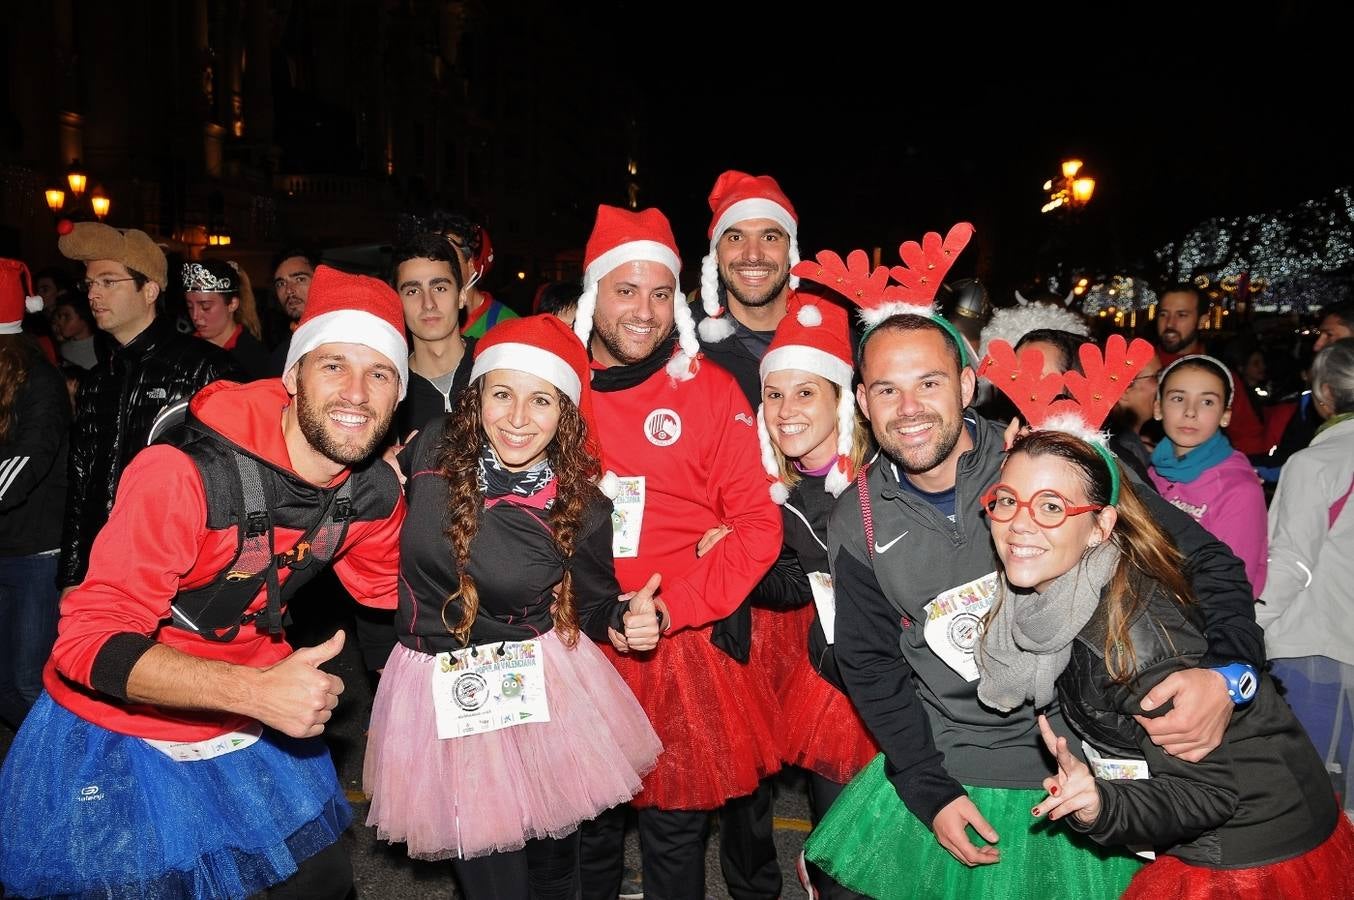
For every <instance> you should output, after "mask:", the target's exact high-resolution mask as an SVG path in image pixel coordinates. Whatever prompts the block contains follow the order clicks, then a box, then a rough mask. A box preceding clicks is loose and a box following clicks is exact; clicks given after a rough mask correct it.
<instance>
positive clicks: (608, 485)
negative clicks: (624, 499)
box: [597, 469, 621, 500]
mask: <svg viewBox="0 0 1354 900" xmlns="http://www.w3.org/2000/svg"><path fill="white" fill-rule="evenodd" d="M597 490H599V491H601V492H602V494H603V495H604V496H606V497H607V499H609V500H615V499H616V495H617V494H619V493H620V492H621V480H620V479H619V478H617V477H616V473H615V472H613V471H611V470H610V469H607V472H606V474H605V475H603V476H602V479H601V480H600V481H598V482H597Z"/></svg>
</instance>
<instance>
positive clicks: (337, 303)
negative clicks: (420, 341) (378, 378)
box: [282, 265, 409, 400]
mask: <svg viewBox="0 0 1354 900" xmlns="http://www.w3.org/2000/svg"><path fill="white" fill-rule="evenodd" d="M321 344H361V345H362V346H364V347H370V348H371V349H373V350H375V351H376V352H377V353H379V354H381V355H382V356H384V357H385V358H386V359H388V360H389V361H390V364H391V365H392V366H394V367H395V369H396V370H397V371H398V372H399V373H400V399H401V400H403V399H404V394H405V392H406V391H407V390H408V389H409V345H408V344H407V343H406V342H405V340H404V306H403V305H402V304H401V303H400V297H399V295H398V294H396V293H395V289H394V288H392V287H391V286H390V285H388V284H386V283H385V282H384V281H379V280H377V279H375V278H371V277H368V276H366V275H349V274H348V273H347V272H340V271H339V270H338V269H335V268H332V267H330V266H324V265H321V266H317V267H316V268H315V274H314V276H313V277H312V278H311V280H310V294H309V296H308V297H307V299H306V311H305V314H304V315H302V316H301V322H300V324H298V325H297V326H296V331H294V332H292V336H291V346H290V347H288V348H287V363H286V365H285V366H283V368H282V372H283V374H284V375H285V374H286V373H287V372H290V371H291V367H292V366H294V365H296V364H297V362H299V361H300V359H301V357H302V356H305V355H306V354H307V353H309V352H310V351H311V350H314V349H315V348H316V347H318V346H320V345H321Z"/></svg>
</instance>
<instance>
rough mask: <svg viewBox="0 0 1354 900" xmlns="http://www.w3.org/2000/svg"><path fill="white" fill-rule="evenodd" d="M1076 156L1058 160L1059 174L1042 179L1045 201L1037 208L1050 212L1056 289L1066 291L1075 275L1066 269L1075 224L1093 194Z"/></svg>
mask: <svg viewBox="0 0 1354 900" xmlns="http://www.w3.org/2000/svg"><path fill="white" fill-rule="evenodd" d="M1082 167H1083V163H1082V161H1081V160H1079V159H1065V160H1063V161H1062V165H1061V174H1060V175H1059V176H1058V177H1057V178H1050V179H1049V180H1047V181H1045V182H1044V193H1045V195H1046V197H1047V200H1046V201H1045V202H1044V205H1043V206H1042V207H1040V209H1039V211H1040V212H1041V213H1054V212H1056V215H1055V216H1054V219H1055V223H1054V227H1053V228H1052V229H1051V234H1050V243H1049V245H1048V246H1049V248H1050V249H1051V250H1052V251H1053V252H1054V254H1056V257H1057V262H1056V269H1055V271H1056V273H1057V281H1058V284H1057V292H1058V293H1062V292H1064V291H1066V290H1067V285H1068V284H1069V283H1071V281H1072V280H1073V279H1074V277H1075V274H1074V272H1073V271H1070V270H1069V266H1068V262H1067V257H1069V256H1072V255H1073V253H1072V251H1073V247H1074V244H1075V243H1076V238H1077V237H1078V235H1077V234H1076V233H1075V230H1074V229H1075V227H1076V225H1077V223H1078V222H1079V220H1080V218H1081V211H1082V210H1083V209H1085V208H1086V205H1087V204H1089V203H1090V202H1091V197H1092V196H1094V195H1095V179H1094V178H1092V177H1091V176H1090V175H1088V174H1086V172H1085V171H1084V169H1083V168H1082Z"/></svg>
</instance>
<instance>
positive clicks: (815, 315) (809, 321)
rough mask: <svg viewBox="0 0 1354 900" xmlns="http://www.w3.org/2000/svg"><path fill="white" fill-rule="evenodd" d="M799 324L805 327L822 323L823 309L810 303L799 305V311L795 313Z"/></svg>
mask: <svg viewBox="0 0 1354 900" xmlns="http://www.w3.org/2000/svg"><path fill="white" fill-rule="evenodd" d="M795 318H796V319H798V320H799V324H800V325H803V326H804V327H806V328H817V327H818V326H819V325H822V324H823V311H822V310H821V309H819V308H818V307H817V306H814V305H813V304H812V303H809V304H805V305H804V306H801V307H799V312H797V313H796V314H795Z"/></svg>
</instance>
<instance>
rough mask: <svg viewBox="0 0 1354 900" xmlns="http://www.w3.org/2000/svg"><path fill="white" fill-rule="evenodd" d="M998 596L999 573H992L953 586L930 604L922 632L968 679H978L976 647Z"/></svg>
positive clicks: (935, 649) (936, 653)
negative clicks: (974, 654)
mask: <svg viewBox="0 0 1354 900" xmlns="http://www.w3.org/2000/svg"><path fill="white" fill-rule="evenodd" d="M996 596H997V573H996V572H989V573H988V574H986V575H984V576H983V577H981V578H975V579H974V580H972V581H970V582H968V583H967V584H961V585H959V586H958V587H953V588H950V589H949V590H948V591H945V592H944V593H943V594H941V595H940V596H939V597H936V599H934V600H932V601H931V602H930V603H928V604H926V627H925V628H924V629H923V630H922V635H923V636H924V637H925V638H926V645H927V646H928V647H930V648H931V651H932V652H933V653H935V655H936V656H939V657H940V658H941V660H943V661H944V663H945V665H947V666H949V667H950V668H951V669H953V670H954V671H955V672H957V673H958V674H959V676H960V677H961V678H963V679H964V680H965V681H977V680H978V662H977V660H976V659H974V658H973V651H974V648H976V647H977V646H978V639H979V638H980V637H982V633H983V616H985V615H987V611H988V610H989V609H991V608H992V601H993V600H994V599H995V598H996Z"/></svg>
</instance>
